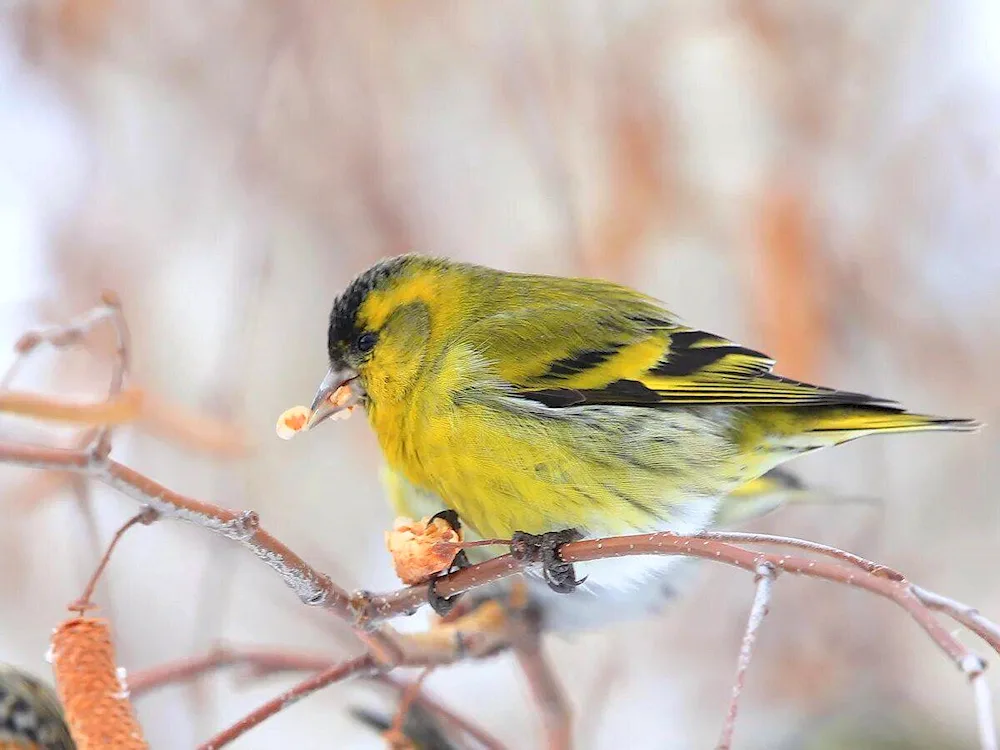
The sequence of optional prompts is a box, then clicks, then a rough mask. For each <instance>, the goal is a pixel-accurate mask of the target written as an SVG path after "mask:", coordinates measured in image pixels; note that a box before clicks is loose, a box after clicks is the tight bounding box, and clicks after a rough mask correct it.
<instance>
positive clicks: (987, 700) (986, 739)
mask: <svg viewBox="0 0 1000 750" xmlns="http://www.w3.org/2000/svg"><path fill="white" fill-rule="evenodd" d="M967 662H968V663H967V666H966V668H965V672H966V674H968V675H969V682H971V683H972V691H973V697H974V698H975V701H976V724H977V726H978V727H979V746H980V748H981V750H997V725H996V719H995V718H994V717H993V696H992V695H991V694H990V684H989V683H988V682H987V681H986V665H985V664H984V663H983V661H982V659H979V658H978V657H973V658H971V659H968V660H967Z"/></svg>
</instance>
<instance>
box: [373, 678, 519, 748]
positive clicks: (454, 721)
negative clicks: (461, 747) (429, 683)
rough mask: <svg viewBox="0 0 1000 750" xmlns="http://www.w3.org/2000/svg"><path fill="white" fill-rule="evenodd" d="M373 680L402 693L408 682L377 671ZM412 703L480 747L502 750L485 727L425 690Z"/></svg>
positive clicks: (498, 742)
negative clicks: (459, 713) (432, 696)
mask: <svg viewBox="0 0 1000 750" xmlns="http://www.w3.org/2000/svg"><path fill="white" fill-rule="evenodd" d="M373 679H374V680H376V681H377V682H380V683H382V684H384V685H388V686H390V687H392V688H394V689H395V690H397V691H399V692H400V693H402V692H403V691H404V690H406V688H407V685H408V683H406V682H404V681H402V680H397V679H395V678H394V677H392V676H391V675H388V674H384V673H379V674H376V675H375V676H374V677H373ZM414 703H417V704H419V705H421V706H423V707H424V708H425V709H427V710H428V711H430V712H431V713H432V714H434V715H436V716H437V717H438V718H439V719H441V720H442V721H444V722H445V723H446V724H450V725H452V726H453V727H454V728H455V729H457V730H459V731H460V732H462V733H463V734H465V735H467V736H468V737H469V738H470V739H473V740H475V741H476V742H477V743H478V744H479V745H480V746H481V747H483V748H485V749H486V750H504V746H503V744H502V743H501V742H500V740H498V739H497V738H496V737H494V736H492V735H491V734H489V733H488V732H487V731H486V730H485V729H483V728H482V727H480V726H477V725H476V724H473V723H472V722H471V721H469V720H468V719H465V718H463V717H461V716H459V715H458V714H456V713H455V712H454V711H452V710H451V709H449V708H447V707H445V706H443V705H441V704H440V703H438V702H437V701H436V700H434V699H433V698H431V697H430V696H429V695H427V693H426V692H425V691H420V692H418V693H417V694H416V696H415V697H414Z"/></svg>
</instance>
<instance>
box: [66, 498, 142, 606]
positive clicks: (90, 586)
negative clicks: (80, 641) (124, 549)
mask: <svg viewBox="0 0 1000 750" xmlns="http://www.w3.org/2000/svg"><path fill="white" fill-rule="evenodd" d="M157 515H158V514H157V513H156V511H155V510H153V509H152V508H145V509H143V510H142V511H141V512H139V513H137V514H136V515H134V516H132V517H131V518H130V519H129V520H128V521H126V522H125V523H124V524H122V527H121V528H120V529H118V531H116V532H115V535H114V536H113V537H112V538H111V543H110V544H108V549H107V551H106V552H105V553H104V555H103V556H102V557H101V560H100V562H99V563H98V564H97V569H96V570H95V571H94V574H93V575H92V576H91V577H90V580H89V581H88V582H87V585H86V587H84V589H83V593H82V594H80V598H79V599H77V600H76V601H75V602H73V603H72V604H70V605H69V609H70V610H72V611H74V612H78V613H79V614H80V616H81V617H82V616H83V613H84V612H86V611H87V610H88V609H91V608H93V606H94V604H93V602H91V601H90V597H92V596H93V595H94V588H95V587H96V586H97V582H98V581H99V580H100V578H101V575H102V574H103V573H104V569H105V568H106V567H107V566H108V562H110V560H111V553H112V552H114V551H115V547H116V546H118V541H119V540H120V539H121V538H122V536H123V535H124V534H125V532H126V531H128V530H129V529H131V528H132V527H133V526H135V525H136V524H137V523H141V524H145V525H148V524H151V523H152V522H153V521H155V520H156V518H157Z"/></svg>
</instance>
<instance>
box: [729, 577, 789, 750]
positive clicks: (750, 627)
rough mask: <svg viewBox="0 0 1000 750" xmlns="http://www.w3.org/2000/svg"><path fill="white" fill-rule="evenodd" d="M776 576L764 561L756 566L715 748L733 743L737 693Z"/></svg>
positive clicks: (743, 678)
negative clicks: (748, 614)
mask: <svg viewBox="0 0 1000 750" xmlns="http://www.w3.org/2000/svg"><path fill="white" fill-rule="evenodd" d="M776 576H777V574H776V573H775V570H774V568H773V567H772V566H771V565H769V564H768V563H763V564H761V565H760V566H758V568H757V592H756V593H755V594H754V597H753V605H752V606H751V607H750V616H749V617H748V618H747V627H746V631H745V632H744V634H743V643H742V644H740V658H739V661H738V662H737V665H736V679H735V680H734V681H733V694H732V697H731V698H730V700H729V711H728V712H727V713H726V721H725V723H724V724H723V725H722V734H721V736H720V737H719V743H718V745H716V750H729V748H730V747H731V746H732V744H733V729H734V727H735V726H736V714H737V713H738V711H739V705H740V695H742V693H743V685H744V683H745V682H746V675H747V669H748V668H749V667H750V659H751V658H752V657H753V650H754V646H755V645H756V644H757V633H758V631H759V630H760V626H761V625H762V624H763V622H764V617H765V616H767V612H768V607H769V606H770V603H771V591H772V589H773V587H774V579H775V577H776Z"/></svg>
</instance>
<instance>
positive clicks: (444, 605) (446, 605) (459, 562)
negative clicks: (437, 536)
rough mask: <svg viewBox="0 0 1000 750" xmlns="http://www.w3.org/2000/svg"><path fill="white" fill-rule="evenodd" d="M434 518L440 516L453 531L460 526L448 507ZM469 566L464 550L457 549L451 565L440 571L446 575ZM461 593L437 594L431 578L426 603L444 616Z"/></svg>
mask: <svg viewBox="0 0 1000 750" xmlns="http://www.w3.org/2000/svg"><path fill="white" fill-rule="evenodd" d="M435 518H440V519H442V520H443V521H445V522H446V523H447V524H448V525H449V526H451V527H452V528H453V529H455V531H459V530H460V529H461V528H462V522H461V521H460V520H459V518H458V513H456V512H455V511H453V510H451V509H450V508H448V509H447V510H440V511H438V512H437V513H435V514H434V515H433V516H431V522H433V521H434V519H435ZM467 567H469V558H468V556H467V555H466V554H465V550H464V549H463V550H459V551H458V554H457V555H455V559H454V560H452V561H451V565H450V566H449V568H448V569H447V570H445V571H442V573H441V575H447V574H448V573H451V572H452V571H455V570H461V569H462V568H467ZM460 596H461V594H455V595H454V596H448V597H444V596H439V595H438V593H437V591H436V589H435V587H434V581H433V580H432V581H431V583H430V586H428V587H427V603H428V604H430V605H431V609H433V610H434V612H436V613H437V614H438V616H440V617H445V616H446V615H447V614H448V613H449V612H451V610H452V607H454V606H455V604H457V603H458V598H459V597H460Z"/></svg>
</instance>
